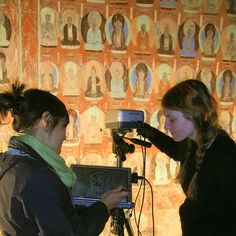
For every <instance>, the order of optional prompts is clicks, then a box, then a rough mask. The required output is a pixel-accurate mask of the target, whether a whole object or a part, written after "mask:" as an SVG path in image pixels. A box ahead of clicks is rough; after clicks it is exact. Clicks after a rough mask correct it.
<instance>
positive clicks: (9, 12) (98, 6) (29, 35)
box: [0, 0, 236, 236]
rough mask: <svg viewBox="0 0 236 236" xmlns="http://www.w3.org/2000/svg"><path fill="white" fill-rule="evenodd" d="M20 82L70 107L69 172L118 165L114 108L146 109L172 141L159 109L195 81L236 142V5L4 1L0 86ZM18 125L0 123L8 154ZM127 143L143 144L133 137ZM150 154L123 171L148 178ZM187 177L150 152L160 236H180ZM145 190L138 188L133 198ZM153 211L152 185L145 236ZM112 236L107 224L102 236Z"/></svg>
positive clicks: (137, 155) (190, 0)
mask: <svg viewBox="0 0 236 236" xmlns="http://www.w3.org/2000/svg"><path fill="white" fill-rule="evenodd" d="M16 78H19V79H20V80H22V81H23V82H25V83H27V84H28V86H30V87H38V88H41V89H45V90H48V91H50V92H51V93H53V94H55V95H56V96H58V97H59V98H60V99H62V100H63V101H64V102H65V103H66V106H67V108H68V112H69V115H70V123H69V125H68V128H67V131H66V137H67V138H66V141H65V143H64V145H63V151H62V156H63V157H64V158H65V161H66V163H67V164H68V165H70V164H74V163H80V164H92V165H112V166H114V165H116V164H115V163H116V158H115V154H114V153H113V150H112V145H113V143H112V138H111V130H110V129H107V128H106V126H105V120H104V119H105V114H106V111H107V110H109V109H124V108H126V109H135V110H142V111H144V113H145V121H146V122H148V123H150V124H151V125H152V126H154V127H157V128H159V129H161V130H162V131H163V132H166V131H165V130H164V122H165V118H164V116H163V114H162V111H161V108H160V100H161V98H162V96H163V94H164V93H165V91H166V90H168V89H169V88H170V87H171V86H173V85H174V84H176V83H177V82H179V81H182V80H186V79H198V80H202V81H203V82H204V83H205V84H206V85H207V87H208V88H209V90H210V91H211V93H212V94H213V95H214V97H215V98H216V100H217V101H218V104H219V113H220V117H219V118H220V119H219V121H220V124H221V125H222V127H223V128H224V129H225V130H227V131H228V132H229V133H230V134H231V136H232V137H233V138H234V139H236V1H234V0H228V1H226V0H225V1H223V0H179V1H175V0H160V1H157V0H156V1H152V0H146V1H145V0H143V1H140V0H136V1H135V0H127V1H125V0H120V1H119V0H97V1H96V0H94V1H93V0H87V1H86V0H82V1H73V0H70V1H69V0H68V1H63V0H61V1H55V0H51V1H50V0H42V1H36V0H11V1H7V0H6V1H4V0H1V1H0V87H1V88H4V87H5V86H7V85H8V84H9V83H10V82H11V81H12V80H14V79H16ZM9 122H10V117H9V118H7V119H5V120H2V121H1V124H0V125H1V127H0V151H4V150H5V149H6V145H7V139H8V137H9V136H10V135H11V134H12V131H11V129H9ZM127 135H128V136H129V137H136V134H135V132H134V131H133V132H130V133H128V134H127ZM142 151H143V150H142V148H141V147H140V146H135V152H134V153H132V154H127V155H126V161H124V162H123V165H124V166H127V167H131V168H132V170H133V172H138V173H139V174H140V175H141V174H142V172H143V155H142V154H143V152H142ZM178 168H179V163H176V162H174V161H172V160H170V159H169V158H168V157H167V156H166V155H164V154H163V153H161V152H160V151H158V150H157V149H156V148H155V147H152V148H150V149H147V151H146V178H147V179H148V180H149V181H150V182H151V184H152V187H153V191H154V209H155V212H154V216H155V232H156V235H158V236H166V235H171V236H178V235H181V231H180V223H179V216H178V207H179V205H180V204H181V202H182V201H183V198H184V196H183V194H182V191H181V189H180V187H179V185H178V183H176V181H175V177H176V175H177V172H178ZM139 185H140V183H138V184H134V185H133V198H134V199H135V197H136V195H137V191H138V189H139ZM141 200H142V196H141V195H140V196H139V197H138V200H137V204H136V208H135V213H136V215H137V216H138V215H139V212H140V209H141V208H140V207H141ZM151 203H152V201H151V191H150V188H149V186H148V185H146V188H145V201H144V206H143V210H142V215H141V222H142V226H141V228H140V231H141V232H142V235H144V236H149V235H152V220H151V219H152V218H151V217H152V212H151ZM132 213H133V214H132V217H131V224H132V227H133V229H134V231H135V235H137V229H136V226H135V219H134V211H133V212H132ZM109 231H110V226H109V224H107V227H106V229H105V230H104V233H103V235H108V234H109Z"/></svg>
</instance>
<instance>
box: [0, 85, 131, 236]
mask: <svg viewBox="0 0 236 236" xmlns="http://www.w3.org/2000/svg"><path fill="white" fill-rule="evenodd" d="M8 111H10V112H11V115H12V117H13V121H12V126H13V129H14V130H15V131H16V135H14V136H12V137H11V138H10V140H9V145H8V150H7V151H6V152H5V153H3V154H2V157H1V160H0V230H1V231H2V233H3V235H24V236H25V235H29V236H34V235H45V236H49V235H50V236H52V235H55V236H60V235H62V236H67V235H68V236H69V235H81V236H95V235H99V234H100V233H101V232H102V230H103V228H104V226H105V224H106V222H107V220H108V218H109V214H110V210H111V209H113V208H114V207H117V206H118V205H119V203H120V201H121V199H122V197H124V196H126V195H127V192H125V191H122V190H121V187H118V188H116V189H113V190H110V191H108V192H106V193H105V194H103V195H102V197H101V200H100V201H98V202H96V203H95V204H93V205H92V206H90V207H88V208H86V209H83V210H81V209H79V208H77V207H75V206H73V204H72V201H71V196H70V193H69V191H68V190H69V188H70V187H71V186H73V184H74V183H75V181H76V177H75V174H74V173H73V171H72V170H71V169H70V168H68V167H67V166H66V165H65V161H64V159H63V158H62V157H61V156H60V155H59V154H60V152H61V146H62V143H63V140H64V139H65V129H66V126H67V124H68V122H69V117H68V113H67V110H66V107H65V105H64V104H63V103H62V101H60V100H59V99H58V98H57V97H56V96H54V95H52V94H51V93H49V92H46V91H43V90H39V89H33V88H31V89H25V85H24V84H22V83H19V82H15V83H13V84H12V85H11V87H10V89H9V90H6V91H3V92H1V93H0V115H1V118H4V117H6V115H7V113H8Z"/></svg>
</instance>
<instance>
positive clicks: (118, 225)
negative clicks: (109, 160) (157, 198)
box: [111, 130, 134, 236]
mask: <svg viewBox="0 0 236 236" xmlns="http://www.w3.org/2000/svg"><path fill="white" fill-rule="evenodd" d="M112 138H113V147H112V149H113V153H114V154H116V158H117V163H116V166H117V167H122V162H124V161H125V160H126V156H125V154H126V153H129V152H130V153H131V152H134V145H132V144H131V145H130V144H127V143H125V142H124V140H123V139H122V137H120V136H119V134H118V131H117V130H112ZM111 215H112V222H111V232H112V234H115V235H118V236H124V226H125V229H126V230H127V233H128V235H129V236H133V235H134V233H133V230H132V227H131V224H130V215H129V214H128V215H127V214H125V212H124V209H121V208H115V209H113V210H112V212H111Z"/></svg>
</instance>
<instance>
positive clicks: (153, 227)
mask: <svg viewBox="0 0 236 236" xmlns="http://www.w3.org/2000/svg"><path fill="white" fill-rule="evenodd" d="M138 179H142V180H145V181H146V182H147V183H148V185H149V187H150V190H151V202H152V203H151V205H152V232H153V234H152V235H153V236H155V219H154V199H153V196H154V194H153V188H152V185H151V183H150V182H149V181H148V179H146V178H144V177H142V176H138Z"/></svg>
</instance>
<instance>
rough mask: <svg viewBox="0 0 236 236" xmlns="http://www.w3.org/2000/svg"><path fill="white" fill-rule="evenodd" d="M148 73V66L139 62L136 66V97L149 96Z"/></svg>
mask: <svg viewBox="0 0 236 236" xmlns="http://www.w3.org/2000/svg"><path fill="white" fill-rule="evenodd" d="M147 75H148V67H147V65H146V64H144V63H139V64H138V65H137V66H136V81H135V85H134V97H136V98H147V97H148V90H147Z"/></svg>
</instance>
